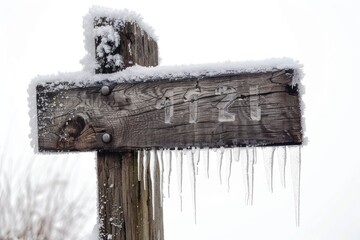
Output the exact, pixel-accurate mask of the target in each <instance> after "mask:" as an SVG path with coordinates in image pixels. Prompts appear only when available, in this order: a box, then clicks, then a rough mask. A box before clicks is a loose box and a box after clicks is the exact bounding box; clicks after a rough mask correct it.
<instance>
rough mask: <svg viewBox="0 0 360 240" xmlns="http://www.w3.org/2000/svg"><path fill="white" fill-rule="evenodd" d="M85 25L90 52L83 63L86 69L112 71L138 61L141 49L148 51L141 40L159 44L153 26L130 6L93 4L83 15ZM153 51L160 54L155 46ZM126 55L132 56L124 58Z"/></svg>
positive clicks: (86, 40) (89, 70) (100, 71)
mask: <svg viewBox="0 0 360 240" xmlns="http://www.w3.org/2000/svg"><path fill="white" fill-rule="evenodd" d="M83 27H84V35H85V49H86V50H87V55H86V56H85V57H84V59H83V60H82V63H83V65H84V70H85V71H87V72H91V73H94V72H95V71H96V72H97V73H111V72H114V71H118V70H121V69H123V68H124V67H127V66H131V65H134V64H136V63H138V61H137V59H138V58H139V57H138V53H139V50H140V51H142V52H145V50H146V51H148V49H143V48H144V47H145V46H140V45H139V40H141V42H142V43H141V44H144V43H147V42H148V43H150V45H151V48H152V46H153V45H154V44H155V45H156V42H155V41H156V39H157V37H156V36H155V34H154V30H153V29H152V28H151V27H150V26H149V25H147V24H146V23H144V21H143V19H142V17H141V16H140V15H139V14H137V13H135V12H132V11H129V10H127V9H124V10H113V9H108V8H104V7H97V6H94V7H92V8H90V10H89V13H88V14H87V15H86V16H85V17H84V20H83ZM129 29H132V31H128V30H129ZM134 32H138V33H139V36H135V35H133V33H134ZM124 33H126V34H124ZM138 38H141V39H138ZM94 39H95V41H94ZM150 39H152V41H150ZM143 40H145V41H143ZM150 45H149V46H150ZM152 51H154V53H155V54H154V55H153V57H155V55H156V58H157V49H155V48H152ZM123 57H125V58H126V59H129V60H128V61H127V62H124V61H123ZM140 58H141V57H140ZM138 64H140V65H146V64H142V63H138Z"/></svg>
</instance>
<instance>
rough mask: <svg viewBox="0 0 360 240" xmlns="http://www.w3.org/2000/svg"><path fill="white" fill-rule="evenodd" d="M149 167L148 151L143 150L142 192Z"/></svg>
mask: <svg viewBox="0 0 360 240" xmlns="http://www.w3.org/2000/svg"><path fill="white" fill-rule="evenodd" d="M148 165H149V159H148V151H146V150H145V149H144V151H143V181H144V190H146V188H147V170H148Z"/></svg>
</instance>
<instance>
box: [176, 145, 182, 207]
mask: <svg viewBox="0 0 360 240" xmlns="http://www.w3.org/2000/svg"><path fill="white" fill-rule="evenodd" d="M175 162H176V170H177V179H178V194H179V198H180V210H181V211H182V175H183V155H182V150H178V148H175Z"/></svg>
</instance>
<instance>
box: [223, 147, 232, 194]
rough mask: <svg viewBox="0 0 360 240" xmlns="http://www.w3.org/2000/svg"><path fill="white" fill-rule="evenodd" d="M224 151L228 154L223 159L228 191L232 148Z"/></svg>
mask: <svg viewBox="0 0 360 240" xmlns="http://www.w3.org/2000/svg"><path fill="white" fill-rule="evenodd" d="M226 152H228V153H229V154H228V155H229V156H228V157H227V158H226V159H225V161H226V183H227V188H228V191H230V177H231V165H232V158H233V156H232V149H228V150H227V151H226Z"/></svg>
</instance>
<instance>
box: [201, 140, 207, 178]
mask: <svg viewBox="0 0 360 240" xmlns="http://www.w3.org/2000/svg"><path fill="white" fill-rule="evenodd" d="M202 152H203V161H204V167H205V168H204V169H205V175H206V176H207V178H209V148H208V147H206V148H204V149H203V150H202Z"/></svg>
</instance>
